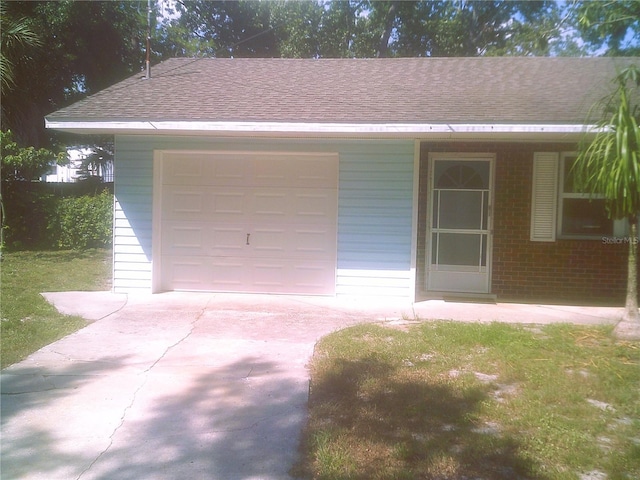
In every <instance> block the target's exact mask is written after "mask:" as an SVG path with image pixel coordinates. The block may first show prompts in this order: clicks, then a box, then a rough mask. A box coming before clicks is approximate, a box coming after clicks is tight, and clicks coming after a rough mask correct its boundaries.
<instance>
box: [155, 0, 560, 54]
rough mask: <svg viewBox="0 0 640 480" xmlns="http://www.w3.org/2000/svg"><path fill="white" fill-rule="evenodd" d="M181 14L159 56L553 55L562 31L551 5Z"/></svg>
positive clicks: (185, 0)
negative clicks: (168, 54) (166, 54)
mask: <svg viewBox="0 0 640 480" xmlns="http://www.w3.org/2000/svg"><path fill="white" fill-rule="evenodd" d="M177 10H178V11H179V12H180V16H179V18H174V19H173V20H170V21H168V22H166V23H165V24H164V25H163V27H162V31H163V34H162V38H163V41H162V42H161V46H160V47H159V50H160V51H161V52H165V53H172V54H175V53H182V54H185V55H211V56H219V57H228V56H236V57H255V56H260V57H274V56H282V57H301V58H310V57H311V58H313V57H375V56H461V55H470V56H475V55H483V54H490V55H548V54H549V53H550V52H551V51H553V49H554V48H555V46H556V43H558V42H556V41H557V39H559V38H560V37H561V34H560V28H561V24H562V22H561V21H560V13H561V12H560V7H559V5H558V4H557V2H550V1H537V2H527V1H483V2H469V1H461V0H457V1H448V2H433V1H416V2H398V1H369V0H365V1H362V0H358V1H355V0H350V1H333V2H329V3H327V2H323V1H319V0H315V1H307V2H295V1H293V2H292V1H289V2H287V1H273V2H271V1H269V2H265V1H255V0H253V1H239V2H209V1H205V0H179V1H178V2H177ZM176 43H177V44H179V45H180V46H181V47H180V48H178V49H176V48H175V44H176ZM172 44H173V46H172ZM558 45H559V43H558Z"/></svg>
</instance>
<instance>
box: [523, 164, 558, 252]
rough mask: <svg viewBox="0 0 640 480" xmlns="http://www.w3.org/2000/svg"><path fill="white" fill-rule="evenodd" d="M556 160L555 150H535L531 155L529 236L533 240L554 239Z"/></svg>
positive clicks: (550, 240) (556, 185)
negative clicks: (531, 184)
mask: <svg viewBox="0 0 640 480" xmlns="http://www.w3.org/2000/svg"><path fill="white" fill-rule="evenodd" d="M558 161H559V155H558V153H555V152H536V153H534V156H533V188H532V192H531V237H530V238H531V241H534V242H553V241H555V239H556V219H557V211H558V210H557V201H558V198H557V197H558Z"/></svg>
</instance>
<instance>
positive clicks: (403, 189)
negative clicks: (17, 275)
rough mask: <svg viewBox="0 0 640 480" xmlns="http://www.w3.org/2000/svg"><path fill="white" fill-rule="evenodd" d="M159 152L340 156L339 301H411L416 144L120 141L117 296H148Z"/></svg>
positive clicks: (173, 139) (141, 138)
mask: <svg viewBox="0 0 640 480" xmlns="http://www.w3.org/2000/svg"><path fill="white" fill-rule="evenodd" d="M154 150H242V151H271V152H274V151H282V152H337V153H338V154H339V156H340V171H339V187H338V192H339V193H338V195H339V200H338V239H337V248H338V260H337V266H336V268H337V270H336V294H337V295H375V296H401V297H404V298H409V295H410V292H411V291H412V285H411V282H412V281H413V277H412V276H411V245H412V238H411V236H412V217H413V203H412V202H413V200H412V199H413V175H414V171H413V170H414V158H413V157H414V142H413V140H369V141H364V140H342V139H341V140H335V139H318V140H312V139H278V140H276V139H257V138H253V139H244V138H242V139H241V138H227V139H209V138H205V137H160V136H117V137H116V162H115V173H116V179H115V196H116V209H115V214H114V215H115V221H114V225H115V228H114V289H115V290H116V291H135V290H142V291H145V292H150V291H151V282H152V278H151V266H152V260H153V259H152V236H153V235H152V233H153V232H152V228H153V152H154Z"/></svg>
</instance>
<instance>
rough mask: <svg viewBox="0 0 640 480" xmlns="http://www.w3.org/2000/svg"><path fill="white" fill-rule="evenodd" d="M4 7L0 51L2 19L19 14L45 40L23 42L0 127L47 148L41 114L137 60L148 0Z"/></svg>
mask: <svg viewBox="0 0 640 480" xmlns="http://www.w3.org/2000/svg"><path fill="white" fill-rule="evenodd" d="M3 9H4V10H5V11H4V12H3V15H2V17H3V20H2V22H3V23H2V27H3V45H2V47H3V55H4V54H5V44H4V39H5V33H4V32H5V30H4V28H5V18H9V19H21V21H22V22H23V23H24V24H25V25H26V26H28V28H29V29H30V30H31V31H32V32H37V33H38V38H39V40H40V43H41V44H42V46H43V47H38V46H37V45H33V44H26V43H24V42H23V44H22V45H21V47H20V55H21V57H20V58H24V59H28V61H16V62H14V65H13V67H14V68H13V76H14V81H13V82H12V84H11V85H10V86H8V88H7V90H6V91H3V92H2V93H3V98H2V129H3V130H7V129H11V130H12V131H13V134H14V136H15V139H16V141H17V142H18V143H19V144H20V145H33V146H34V147H37V148H39V147H47V146H49V145H50V140H51V132H47V131H45V129H44V125H43V121H42V118H43V117H44V116H45V115H46V114H48V113H50V112H52V111H54V110H56V109H58V108H61V107H63V106H65V105H68V104H70V103H72V102H74V101H76V100H78V99H80V98H82V97H83V96H85V95H88V94H93V93H95V92H97V91H99V90H101V89H103V88H105V87H107V86H109V85H111V84H113V83H115V82H117V81H119V80H121V79H123V78H124V77H126V76H128V75H130V74H131V73H133V72H134V71H136V70H138V71H139V70H140V69H141V67H142V65H143V60H144V42H143V41H142V40H143V39H144V38H145V35H146V33H145V32H146V28H145V25H146V9H147V2H146V1H144V2H143V1H137V2H128V1H117V2H110V1H98V2H77V1H69V0H65V1H47V2H45V1H39V2H29V1H12V2H6V3H3ZM5 14H6V17H5ZM8 53H11V51H10V50H9V51H8Z"/></svg>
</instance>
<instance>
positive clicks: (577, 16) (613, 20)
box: [569, 0, 640, 56]
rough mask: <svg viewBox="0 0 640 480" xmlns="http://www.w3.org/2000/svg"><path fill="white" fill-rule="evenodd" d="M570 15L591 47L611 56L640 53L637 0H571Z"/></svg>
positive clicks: (639, 22) (638, 2) (639, 10)
mask: <svg viewBox="0 0 640 480" xmlns="http://www.w3.org/2000/svg"><path fill="white" fill-rule="evenodd" d="M569 15H570V17H571V18H573V19H574V21H575V27H576V28H577V29H578V32H579V33H580V35H581V37H582V38H583V40H584V41H585V42H587V44H589V46H590V47H591V49H592V50H603V49H604V51H605V53H606V54H607V55H611V56H636V55H638V54H640V43H639V39H640V1H638V0H608V1H585V0H582V1H576V0H574V1H572V2H571V3H570V5H569Z"/></svg>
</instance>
